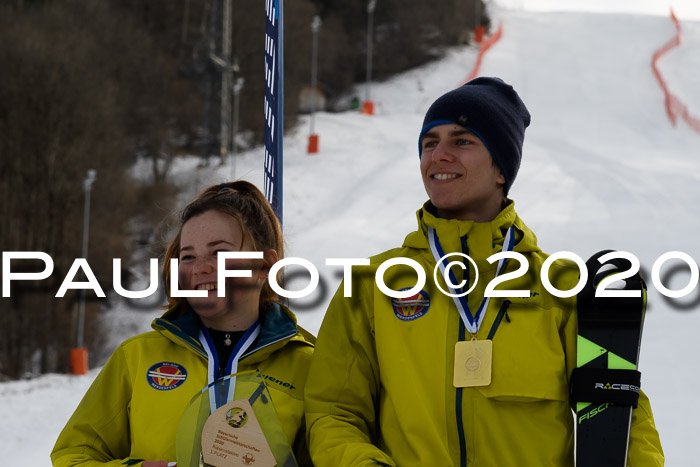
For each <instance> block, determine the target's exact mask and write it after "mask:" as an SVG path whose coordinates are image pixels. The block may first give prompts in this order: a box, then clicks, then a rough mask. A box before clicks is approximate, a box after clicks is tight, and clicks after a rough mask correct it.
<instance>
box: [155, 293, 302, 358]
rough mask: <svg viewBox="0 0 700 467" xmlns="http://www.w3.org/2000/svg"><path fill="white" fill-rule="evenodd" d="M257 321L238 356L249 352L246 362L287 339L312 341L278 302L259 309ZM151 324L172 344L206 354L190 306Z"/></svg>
mask: <svg viewBox="0 0 700 467" xmlns="http://www.w3.org/2000/svg"><path fill="white" fill-rule="evenodd" d="M167 314H168V315H169V316H177V315H178V313H177V308H171V309H170V310H168V313H167ZM260 325H261V327H260V335H259V336H258V338H257V339H256V341H255V345H254V346H253V348H252V349H250V350H249V351H248V352H246V354H245V355H243V357H242V359H244V358H246V359H247V357H248V356H250V357H251V359H250V361H248V363H257V362H258V361H262V360H264V359H265V358H267V357H268V356H269V354H271V353H272V352H274V351H275V350H277V349H279V348H281V347H283V346H284V345H285V344H286V343H287V342H289V341H298V342H301V343H306V344H308V345H313V341H314V338H313V336H311V335H310V334H308V333H305V332H303V331H302V330H300V329H299V328H298V327H297V322H296V317H295V316H294V314H293V313H292V312H291V310H289V309H288V308H287V307H285V306H283V305H280V304H279V303H271V304H269V305H268V306H267V307H266V308H265V309H264V310H263V311H262V312H261V313H260ZM151 326H152V327H153V329H155V330H156V331H158V332H160V333H161V334H163V335H164V336H166V337H167V338H168V339H170V340H172V341H174V342H175V343H176V344H179V345H182V344H185V345H186V346H187V347H189V348H191V349H193V350H194V351H195V352H197V353H198V354H200V355H202V356H203V357H205V358H206V352H205V351H204V348H203V347H202V344H201V343H200V342H199V327H200V320H199V317H198V316H197V314H196V313H195V312H194V311H193V310H192V309H191V308H190V307H186V309H185V310H184V312H183V313H182V314H181V315H180V316H177V317H176V318H157V319H156V320H154V321H153V324H152V325H151Z"/></svg>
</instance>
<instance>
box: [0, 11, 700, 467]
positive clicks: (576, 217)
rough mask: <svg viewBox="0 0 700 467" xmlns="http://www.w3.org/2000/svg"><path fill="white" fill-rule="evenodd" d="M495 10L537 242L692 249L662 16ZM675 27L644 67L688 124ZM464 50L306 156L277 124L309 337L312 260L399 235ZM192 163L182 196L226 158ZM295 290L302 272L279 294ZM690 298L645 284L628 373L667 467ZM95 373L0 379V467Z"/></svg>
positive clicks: (694, 66)
mask: <svg viewBox="0 0 700 467" xmlns="http://www.w3.org/2000/svg"><path fill="white" fill-rule="evenodd" d="M496 21H503V24H504V33H503V38H502V39H501V41H500V42H498V43H497V44H496V45H495V46H494V47H493V48H492V49H491V50H490V51H489V53H488V54H487V55H486V57H485V59H484V62H483V64H482V75H489V76H500V77H502V78H503V79H505V80H506V81H507V82H509V83H511V84H513V85H514V87H515V88H516V90H518V92H519V93H520V95H521V97H522V98H523V100H524V101H525V103H526V104H527V105H528V107H529V109H530V112H531V114H532V116H533V117H532V124H531V126H530V128H529V129H528V131H527V134H526V144H525V148H524V156H523V165H522V168H521V170H520V173H519V174H518V178H517V180H516V181H515V184H514V185H513V189H512V190H511V197H512V198H513V199H515V200H516V208H517V210H518V212H519V213H520V215H521V217H522V218H523V219H524V221H525V222H526V223H527V224H528V225H529V226H530V227H531V228H532V229H533V230H534V231H535V232H536V233H537V235H538V238H539V242H540V246H541V247H542V248H543V249H544V250H545V251H547V252H550V253H554V252H557V251H562V250H566V251H572V252H574V253H576V254H578V255H579V256H580V257H582V258H583V259H584V260H585V259H587V258H588V257H589V256H590V255H591V254H593V253H595V252H596V251H598V250H601V249H608V248H613V249H618V250H625V251H629V252H631V253H633V254H635V255H636V256H637V257H638V258H639V259H640V261H641V263H642V268H643V270H644V271H645V273H646V277H647V278H649V279H650V278H651V274H650V272H651V270H652V266H653V264H654V262H655V261H656V260H657V259H658V258H659V257H660V256H661V255H662V254H663V253H665V252H667V251H681V252H684V253H687V254H689V255H690V256H691V257H692V258H693V259H694V260H695V261H696V262H697V261H698V260H700V247H699V246H698V242H697V232H698V231H700V216H698V206H700V188H699V183H700V134H697V133H694V132H693V131H692V130H691V129H690V128H689V127H688V126H687V125H685V124H684V123H683V122H679V123H678V124H677V126H676V127H673V126H672V125H671V123H670V122H669V121H668V119H667V117H666V113H665V109H664V98H663V93H662V91H661V89H660V87H659V86H658V84H657V83H656V81H655V79H654V77H653V75H652V72H651V56H652V53H653V52H654V51H655V50H656V49H657V48H659V47H660V46H661V45H663V44H664V43H666V42H667V41H668V40H669V39H670V38H671V37H673V35H674V34H675V29H674V27H673V25H672V23H671V21H670V19H668V17H664V16H646V15H633V14H589V13H573V12H569V13H564V12H559V13H540V12H538V13H532V12H527V11H503V12H501V13H499V14H498V18H497V20H496ZM681 24H682V27H683V42H682V44H681V46H680V47H679V48H677V49H674V50H673V51H671V52H670V53H668V54H667V55H666V56H664V57H663V58H662V59H661V60H660V61H659V67H660V69H661V72H662V74H663V76H664V77H665V78H666V80H667V82H668V85H669V88H670V89H671V91H672V92H673V93H674V94H676V95H677V96H678V97H679V98H680V99H681V100H682V101H683V102H684V103H685V104H686V105H687V106H688V108H689V110H690V112H691V114H693V115H695V116H696V117H697V116H698V115H700V88H698V86H697V85H695V84H696V82H697V76H698V74H699V73H700V60H699V59H698V56H699V55H700V54H698V53H697V50H698V48H699V47H700V23H697V22H695V23H694V22H685V21H683V19H682V18H681ZM476 54H477V51H476V49H474V48H460V49H454V50H451V51H449V53H448V54H447V56H446V57H445V59H444V60H441V61H439V62H437V63H433V64H430V65H427V66H424V67H421V68H419V69H416V70H413V71H410V72H408V73H405V74H403V75H401V76H398V77H396V78H395V79H392V80H391V81H388V82H385V83H375V84H374V85H373V87H372V95H373V96H374V100H375V102H376V112H377V115H375V116H374V117H368V116H364V115H360V114H357V113H352V112H348V113H340V114H328V113H319V114H317V116H316V131H317V133H318V134H319V135H320V153H319V154H317V155H307V154H306V144H307V137H308V126H306V124H302V125H300V126H299V127H298V128H296V130H294V131H292V132H290V134H288V135H286V139H285V169H284V170H285V180H284V183H285V190H286V191H285V195H284V203H285V211H284V212H285V215H284V230H285V238H286V244H287V254H286V255H287V256H298V257H302V258H305V259H308V260H310V261H311V262H312V263H313V264H314V265H316V267H317V268H318V269H319V272H320V274H321V285H320V286H319V288H318V289H317V291H316V292H315V293H314V294H313V295H312V296H310V297H308V298H305V299H299V300H296V301H294V302H293V303H292V307H293V309H294V310H295V311H296V313H297V315H298V318H299V321H300V323H301V324H302V325H303V326H304V327H306V328H307V329H309V330H310V331H312V332H314V333H316V332H317V331H318V328H319V326H320V323H321V321H322V318H323V313H324V310H325V306H326V304H327V303H328V301H329V300H330V297H331V295H332V294H333V293H334V291H335V289H336V288H337V285H338V283H339V279H340V277H341V275H342V270H341V268H339V267H331V266H326V265H325V260H326V258H348V257H350V258H352V257H367V256H370V255H372V254H375V253H378V252H381V251H383V250H385V249H388V248H392V247H395V246H398V245H400V244H401V242H402V240H403V238H404V236H405V235H406V234H407V233H408V232H410V231H411V230H413V228H414V227H415V217H414V216H415V211H416V210H417V209H418V208H419V207H420V206H421V204H422V203H423V202H424V201H425V200H426V195H425V192H424V190H423V187H422V182H421V179H420V175H419V170H418V153H417V135H418V132H419V127H420V124H421V121H422V118H423V113H424V112H425V110H426V109H427V107H428V105H429V104H430V103H431V102H432V101H433V100H434V99H435V98H436V97H438V96H439V95H440V94H442V93H443V92H445V91H447V90H449V89H451V88H453V87H455V86H457V85H458V84H459V83H461V82H462V81H463V80H464V79H465V78H466V76H467V75H468V73H469V71H470V70H471V67H472V65H473V63H474V61H475V58H476ZM362 91H364V89H363V88H359V89H358V94H360V95H362V94H363V92H362ZM197 162H198V160H197V159H196V158H185V159H181V160H179V161H178V163H177V165H176V166H175V167H174V169H173V176H174V177H175V178H176V180H177V181H178V183H179V184H181V186H187V187H188V192H187V193H186V198H187V197H191V196H193V195H194V194H195V193H196V192H198V191H199V190H200V189H201V188H203V187H204V186H206V185H207V184H210V183H217V182H220V181H222V180H224V179H230V178H232V174H231V168H230V167H220V168H219V167H215V168H197V167H196V165H197ZM262 174H263V169H262V151H261V150H260V149H259V148H257V149H255V150H252V151H249V152H247V153H244V154H241V155H240V157H238V159H237V161H236V166H235V177H242V178H245V179H248V180H250V181H252V182H254V183H256V184H257V185H258V186H260V187H262ZM676 264H677V263H673V262H670V263H668V264H667V265H666V267H664V268H663V270H662V274H661V275H662V277H664V284H665V285H666V286H667V287H669V288H672V289H681V288H683V287H684V286H685V285H686V284H687V283H688V280H689V274H688V267H687V266H685V267H680V268H679V269H678V270H676V269H674V266H675V265H676ZM681 264H682V263H681ZM649 282H651V281H649ZM306 283H307V282H306V281H305V280H304V279H303V277H302V278H300V279H296V280H293V281H292V287H290V288H293V289H297V290H298V289H301V288H303V287H304V286H305V285H306ZM699 303H700V287H699V286H697V285H696V286H695V288H694V290H693V292H692V293H691V294H690V296H688V297H685V298H680V299H669V298H666V297H663V296H662V295H661V294H660V293H659V292H658V291H657V288H656V287H655V286H654V285H653V284H651V283H650V284H649V311H648V314H647V319H646V323H645V331H644V341H643V346H642V351H641V356H640V369H641V370H642V374H643V388H644V390H645V392H646V393H647V395H649V397H650V399H651V402H652V407H653V409H654V415H655V419H656V424H657V427H658V429H659V432H660V434H661V440H662V443H663V446H664V450H665V453H666V458H667V460H668V465H672V466H675V465H692V464H693V463H694V462H695V458H696V456H695V455H694V454H695V453H694V443H695V435H696V433H697V429H693V428H692V426H694V420H696V419H697V418H698V417H700V402H698V398H697V397H695V392H694V389H693V388H695V387H698V386H699V385H700V372H698V371H695V370H697V363H695V362H694V356H695V355H696V354H695V352H697V351H698V344H697V340H696V335H697V329H700V313H699V312H698V310H697V309H698V304H699ZM157 314H158V310H155V309H154V310H153V312H152V313H144V312H143V311H139V312H133V311H128V310H122V309H119V310H117V311H114V312H113V313H110V315H112V316H111V318H110V319H113V320H114V321H115V322H118V321H123V320H126V321H129V322H130V323H131V322H134V321H135V319H136V320H138V323H139V324H138V325H135V326H132V327H130V328H128V331H127V332H126V333H128V334H132V333H134V332H138V331H139V330H145V329H148V323H149V322H150V320H151V319H152V318H153V317H155V316H156V315H157ZM126 316H128V318H125V317H126ZM133 317H136V318H135V319H134V318H133ZM124 337H126V335H125V336H124ZM115 345H116V342H115ZM96 374H97V370H92V371H91V372H90V374H89V375H87V376H79V377H73V376H64V375H47V376H44V377H41V378H37V379H34V380H31V381H18V382H10V383H3V384H0V410H1V411H2V413H3V414H5V418H4V423H3V424H2V425H0V447H1V449H2V452H3V456H2V458H3V464H5V465H20V464H21V465H30V466H41V465H48V464H49V453H50V450H51V447H52V445H53V443H54V441H55V439H56V437H57V436H58V433H59V432H60V430H61V428H62V426H63V425H64V423H65V422H66V420H67V419H68V417H69V416H70V414H71V413H72V411H73V410H74V408H75V406H76V405H77V404H78V402H79V400H80V398H81V397H82V394H83V393H84V392H85V390H86V389H87V387H88V385H89V384H90V382H91V381H92V379H93V378H94V376H95V375H96Z"/></svg>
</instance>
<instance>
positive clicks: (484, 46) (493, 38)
mask: <svg viewBox="0 0 700 467" xmlns="http://www.w3.org/2000/svg"><path fill="white" fill-rule="evenodd" d="M502 35H503V23H501V24H500V25H499V26H498V30H497V31H496V32H495V33H494V34H491V35H490V36H489V37H487V38H486V40H484V41H482V42H481V47H480V48H479V56H478V57H477V58H476V63H475V64H474V69H473V70H472V72H471V73H469V76H468V77H467V79H465V80H464V81H463V82H462V83H461V84H464V83H466V82H467V81H471V80H472V79H474V78H476V77H477V76H478V75H479V68H480V67H481V59H482V58H483V57H484V54H486V51H487V50H489V49H490V48H491V46H492V45H493V44H495V43H496V42H498V40H499V39H500V38H501V36H502Z"/></svg>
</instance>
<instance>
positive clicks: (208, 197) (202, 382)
mask: <svg viewBox="0 0 700 467" xmlns="http://www.w3.org/2000/svg"><path fill="white" fill-rule="evenodd" d="M180 220H181V222H180V229H179V231H178V233H177V235H176V236H175V238H174V239H173V240H172V242H171V243H170V246H169V248H168V250H167V253H166V256H165V263H164V267H163V276H164V280H165V285H166V289H167V293H168V308H167V311H166V312H165V314H164V315H163V316H162V317H161V318H159V319H156V320H155V321H154V322H153V324H152V327H153V329H154V330H153V331H152V332H148V333H145V334H141V335H138V336H135V337H133V338H131V339H128V340H126V341H125V342H123V343H122V344H121V345H120V346H119V348H117V350H116V351H115V352H114V354H113V355H112V357H111V358H110V360H109V361H108V362H107V364H106V365H105V367H104V368H103V369H102V371H101V372H100V374H99V375H98V376H97V378H96V379H95V382H94V383H93V384H92V386H91V387H90V389H89V390H88V392H87V393H86V395H85V397H84V398H83V400H82V401H81V403H80V405H79V406H78V408H77V409H76V411H75V413H74V414H73V416H72V417H71V418H70V420H69V421H68V423H67V425H66V427H65V428H64V429H63V432H62V433H61V435H60V436H59V438H58V440H57V442H56V445H55V447H54V450H53V452H52V454H51V459H52V461H53V464H54V465H55V466H62V465H71V466H72V465H80V464H82V463H89V462H94V461H97V462H101V463H106V464H110V465H138V464H141V463H143V465H144V466H145V467H155V466H161V465H167V463H168V462H174V461H175V460H176V458H175V455H176V447H175V446H176V445H175V441H176V433H177V429H178V424H179V421H180V417H181V415H182V412H183V410H184V409H185V407H186V406H187V404H188V402H189V401H190V400H191V399H192V397H193V396H194V395H195V394H197V393H198V392H199V391H200V390H201V389H202V388H203V387H205V386H206V385H207V384H209V383H211V382H213V380H215V379H217V378H218V377H221V376H224V375H227V374H231V373H236V372H240V371H244V370H258V371H259V372H260V373H261V375H262V376H263V378H264V380H265V381H266V384H267V387H268V389H269V392H270V395H271V397H272V399H273V402H274V405H275V409H276V411H277V414H278V417H279V419H280V422H281V424H282V428H283V430H284V433H285V435H286V437H287V440H288V442H289V444H290V446H292V448H293V450H294V453H295V456H296V458H297V462H299V463H300V464H305V463H308V452H307V449H306V443H305V428H304V418H303V391H304V384H305V382H306V375H307V372H308V367H309V363H310V359H311V355H312V353H313V342H314V337H313V336H311V335H310V334H308V333H307V332H306V331H304V330H303V329H301V328H300V327H298V326H297V325H296V318H295V317H294V315H293V314H292V312H291V311H290V310H289V309H287V308H286V307H284V306H282V305H280V304H279V303H277V302H276V300H277V296H276V294H275V293H274V292H273V290H272V289H271V287H270V284H269V282H268V273H269V271H270V268H271V266H272V265H273V264H274V263H275V262H276V261H277V260H278V259H279V258H281V257H282V255H283V245H282V234H281V229H280V226H279V223H278V221H277V218H276V217H275V214H274V212H273V210H272V208H271V207H270V205H269V204H268V202H267V201H266V200H265V197H264V196H263V194H262V193H261V192H260V190H258V189H257V188H256V187H255V186H254V185H252V184H251V183H248V182H245V181H237V182H232V183H224V184H221V185H215V186H212V187H209V188H208V189H206V190H205V191H204V192H203V193H202V194H200V195H199V197H198V198H197V199H195V200H194V201H193V202H192V203H190V204H189V205H188V206H187V207H186V208H185V209H184V211H183V213H182V216H181V219H180ZM236 251H247V252H252V251H255V252H262V259H229V260H226V269H227V270H229V271H230V270H235V269H245V270H249V271H251V273H252V274H251V277H228V278H226V282H225V284H226V290H225V294H224V295H225V296H224V297H219V296H218V295H219V294H218V290H217V286H218V281H217V264H218V263H217V261H218V253H219V252H236ZM172 259H177V260H178V264H179V268H178V273H177V274H178V277H177V278H175V277H171V274H170V260H172ZM174 280H176V281H177V284H178V289H179V290H181V291H185V290H187V291H189V292H187V293H188V294H191V295H194V294H195V293H198V294H199V295H200V296H197V297H187V298H181V297H177V296H171V295H170V290H171V287H170V286H171V284H170V282H171V281H174ZM191 291H195V292H191ZM177 295H179V294H177Z"/></svg>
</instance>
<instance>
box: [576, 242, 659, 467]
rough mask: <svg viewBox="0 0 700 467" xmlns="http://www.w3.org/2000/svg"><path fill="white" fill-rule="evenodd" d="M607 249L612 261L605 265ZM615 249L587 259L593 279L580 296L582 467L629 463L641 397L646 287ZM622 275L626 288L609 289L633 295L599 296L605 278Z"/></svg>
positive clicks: (578, 417)
mask: <svg viewBox="0 0 700 467" xmlns="http://www.w3.org/2000/svg"><path fill="white" fill-rule="evenodd" d="M608 253H613V255H611V256H612V258H611V260H610V261H606V262H605V263H604V264H601V263H600V261H599V259H600V258H601V257H603V256H604V255H606V254H608ZM614 253H615V252H614V251H612V250H607V251H601V252H599V253H596V254H595V255H593V256H592V257H591V258H590V259H589V260H588V261H587V262H586V267H587V270H588V279H587V281H586V284H585V287H584V288H583V290H582V291H581V292H580V293H579V294H578V298H577V314H578V337H577V352H576V359H577V368H576V369H575V370H574V373H573V374H572V381H571V397H572V401H574V402H576V466H577V467H593V466H596V467H599V466H606V467H624V466H625V465H627V452H628V447H629V432H630V424H631V421H632V410H633V409H634V408H635V407H636V406H637V401H638V399H639V387H640V373H639V372H638V371H637V364H638V361H639V349H640V344H641V336H642V327H643V324H644V313H645V311H646V298H647V294H646V285H645V283H644V281H643V280H642V278H641V276H640V275H639V273H638V271H632V264H631V263H630V261H628V260H626V259H623V258H621V257H620V255H616V254H614ZM632 272H634V274H631V273H632ZM618 273H620V275H619V276H618V277H617V278H620V279H621V280H622V282H624V288H622V289H610V292H613V293H616V294H617V295H628V296H615V297H600V296H599V297H596V289H597V288H598V287H599V286H600V285H601V281H603V280H605V279H606V278H610V277H611V276H612V275H613V274H615V275H617V274H618ZM609 280H610V279H609ZM616 283H619V282H616ZM637 292H638V293H637ZM632 294H634V295H636V296H632Z"/></svg>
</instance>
